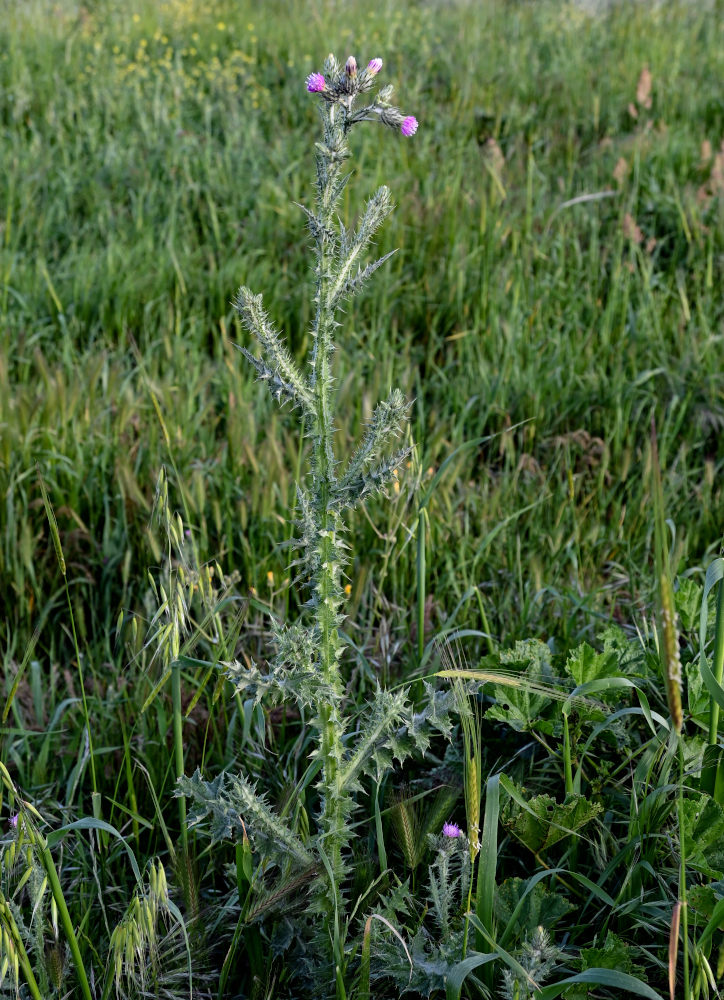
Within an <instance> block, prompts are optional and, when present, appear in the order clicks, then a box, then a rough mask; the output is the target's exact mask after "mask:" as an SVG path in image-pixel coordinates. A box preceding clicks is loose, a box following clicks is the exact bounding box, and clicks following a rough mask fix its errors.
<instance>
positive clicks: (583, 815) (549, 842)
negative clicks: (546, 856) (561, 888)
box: [503, 795, 603, 854]
mask: <svg viewBox="0 0 724 1000" xmlns="http://www.w3.org/2000/svg"><path fill="white" fill-rule="evenodd" d="M516 805H517V803H515V804H513V803H509V804H508V806H507V807H506V809H505V811H504V814H503V823H504V824H505V825H506V826H507V827H508V829H509V830H510V832H511V833H512V834H513V835H514V836H515V837H517V839H518V840H520V841H521V843H523V844H525V846H526V847H527V848H528V850H530V851H532V852H533V853H534V854H539V853H540V852H541V851H544V850H547V849H548V848H549V847H552V846H553V844H556V843H557V842H558V841H559V840H562V839H563V838H564V837H566V836H568V835H570V834H572V833H576V832H577V831H578V830H580V829H581V828H582V827H583V826H585V825H586V823H589V822H590V821H591V820H592V819H594V818H595V817H596V816H597V815H598V814H599V813H600V812H601V810H602V808H603V807H602V806H601V805H600V803H597V802H589V801H588V800H587V799H586V798H584V796H582V795H576V796H571V797H569V798H568V799H567V800H566V801H565V802H563V803H558V802H556V800H555V799H553V798H551V796H550V795H536V796H534V797H533V798H532V799H530V800H529V801H528V802H527V808H526V809H520V810H519V809H517V808H516Z"/></svg>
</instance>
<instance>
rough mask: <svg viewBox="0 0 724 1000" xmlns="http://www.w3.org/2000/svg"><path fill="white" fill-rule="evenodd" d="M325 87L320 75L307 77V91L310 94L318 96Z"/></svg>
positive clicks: (311, 74) (312, 74)
mask: <svg viewBox="0 0 724 1000" xmlns="http://www.w3.org/2000/svg"><path fill="white" fill-rule="evenodd" d="M326 86H327V84H326V82H325V79H324V77H323V76H322V74H321V73H310V74H309V76H308V77H307V90H308V91H309V93H310V94H319V93H320V92H321V91H323V90H324V89H325V87H326Z"/></svg>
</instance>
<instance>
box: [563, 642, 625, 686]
mask: <svg viewBox="0 0 724 1000" xmlns="http://www.w3.org/2000/svg"><path fill="white" fill-rule="evenodd" d="M566 670H567V671H568V673H569V674H570V675H571V677H572V678H573V680H574V681H575V682H576V687H580V685H581V684H587V683H588V682H589V681H598V680H601V679H602V678H604V677H620V676H621V671H620V670H619V667H618V663H617V661H616V655H615V653H613V652H612V651H611V650H609V651H605V652H603V653H597V652H596V650H595V649H594V648H593V647H592V646H589V645H588V643H587V642H584V643H582V644H581V645H580V646H578V647H577V648H576V649H574V650H572V651H571V653H570V654H569V656H568V659H567V660H566Z"/></svg>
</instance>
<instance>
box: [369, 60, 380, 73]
mask: <svg viewBox="0 0 724 1000" xmlns="http://www.w3.org/2000/svg"><path fill="white" fill-rule="evenodd" d="M381 69H382V60H381V59H370V61H369V62H368V63H367V72H368V73H369V74H370V76H374V75H375V73H379V71H380V70H381Z"/></svg>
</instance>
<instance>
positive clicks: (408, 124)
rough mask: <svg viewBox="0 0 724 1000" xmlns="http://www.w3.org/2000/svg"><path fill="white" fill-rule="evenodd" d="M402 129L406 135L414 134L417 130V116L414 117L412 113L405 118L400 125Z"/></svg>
mask: <svg viewBox="0 0 724 1000" xmlns="http://www.w3.org/2000/svg"><path fill="white" fill-rule="evenodd" d="M400 131H401V132H402V134H403V135H406V136H411V135H414V134H415V132H417V118H413V116H412V115H409V116H408V117H407V118H405V120H404V121H403V123H402V125H400Z"/></svg>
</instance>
